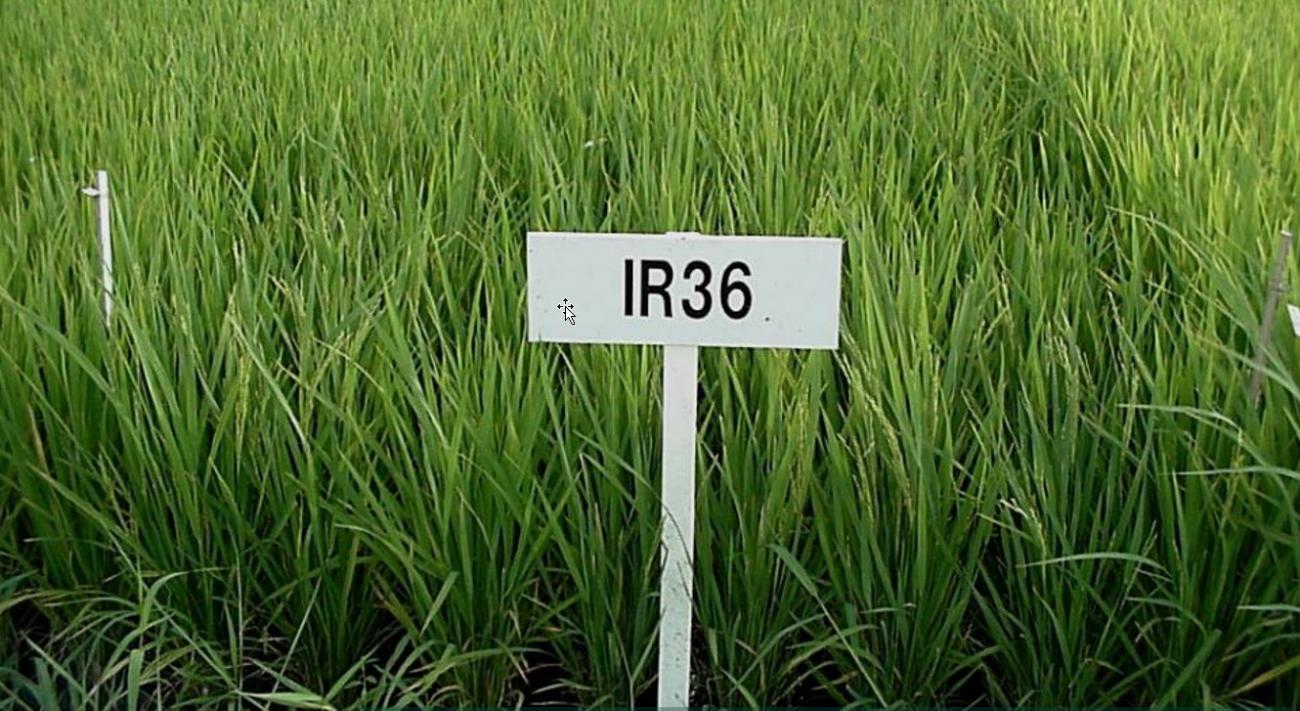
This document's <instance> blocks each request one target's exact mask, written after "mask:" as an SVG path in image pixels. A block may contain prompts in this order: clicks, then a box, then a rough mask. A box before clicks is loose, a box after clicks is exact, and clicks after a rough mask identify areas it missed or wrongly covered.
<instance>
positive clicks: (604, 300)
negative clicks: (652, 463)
mask: <svg viewBox="0 0 1300 711" xmlns="http://www.w3.org/2000/svg"><path fill="white" fill-rule="evenodd" d="M843 246H844V243H843V241H842V240H839V239H835V238H828V237H771V236H734V235H733V236H717V235H701V234H698V233H695V232H669V233H668V234H593V233H582V232H529V233H528V235H527V258H528V265H527V266H528V298H527V301H528V340H529V341H533V342H550V343H628V344H642V345H657V346H663V349H664V375H663V423H662V425H663V485H662V490H661V496H660V511H659V516H660V524H661V527H660V533H659V542H660V559H661V562H662V563H663V572H662V573H661V576H660V579H659V679H658V681H659V689H658V691H659V699H658V704H659V708H679V709H684V708H688V707H689V706H690V701H691V693H690V692H691V617H692V607H691V598H692V592H693V589H694V560H695V437H696V430H695V418H696V408H697V405H698V403H697V402H696V389H697V387H698V381H699V369H700V362H699V355H700V347H701V346H714V347H721V348H811V349H821V350H833V349H834V348H835V347H836V346H837V345H838V343H839V337H840V304H839V301H840V253H841V251H842V250H843Z"/></svg>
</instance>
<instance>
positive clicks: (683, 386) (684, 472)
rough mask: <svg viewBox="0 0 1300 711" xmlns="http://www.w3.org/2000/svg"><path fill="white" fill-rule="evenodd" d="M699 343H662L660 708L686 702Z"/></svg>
mask: <svg viewBox="0 0 1300 711" xmlns="http://www.w3.org/2000/svg"><path fill="white" fill-rule="evenodd" d="M698 376H699V347H698V346H675V345H667V346H664V377H663V495H662V502H663V509H662V513H661V521H662V528H661V530H660V534H659V536H660V542H661V543H662V551H661V554H662V557H663V574H662V576H661V578H660V581H659V613H660V623H659V707H660V708H686V707H687V706H689V705H690V682H691V597H692V591H693V587H694V580H693V566H692V561H693V558H694V551H695V409H696V397H695V395H696V393H695V390H696V383H697V382H698V379H699V378H698Z"/></svg>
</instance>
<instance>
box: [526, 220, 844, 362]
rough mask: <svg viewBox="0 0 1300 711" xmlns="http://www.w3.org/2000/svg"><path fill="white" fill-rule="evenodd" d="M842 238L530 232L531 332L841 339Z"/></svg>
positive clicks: (583, 338) (707, 340)
mask: <svg viewBox="0 0 1300 711" xmlns="http://www.w3.org/2000/svg"><path fill="white" fill-rule="evenodd" d="M841 244H842V243H841V241H840V240H838V239H828V238H822V237H712V236H703V235H697V234H688V233H673V234H667V235H650V234H579V233H565V232H530V233H528V340H530V341H554V342H561V343H649V344H660V345H697V346H740V347H746V348H835V347H836V345H837V344H838V342H839V324H840V252H841Z"/></svg>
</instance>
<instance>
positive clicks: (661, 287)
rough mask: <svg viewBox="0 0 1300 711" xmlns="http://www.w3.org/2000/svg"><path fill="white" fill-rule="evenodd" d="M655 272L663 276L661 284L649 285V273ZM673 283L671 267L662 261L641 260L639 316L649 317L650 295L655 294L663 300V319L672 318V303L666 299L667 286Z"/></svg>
mask: <svg viewBox="0 0 1300 711" xmlns="http://www.w3.org/2000/svg"><path fill="white" fill-rule="evenodd" d="M651 270H657V271H659V272H660V273H661V274H663V282H662V283H659V284H654V283H651V281H650V271H651ZM672 283H673V265H671V264H669V263H668V262H665V261H664V260H662V259H643V260H641V315H642V316H649V315H650V295H651V294H657V295H659V296H660V297H662V298H663V300H664V317H665V318H672V317H673V302H672V300H671V299H669V298H668V286H669V285H670V284H672Z"/></svg>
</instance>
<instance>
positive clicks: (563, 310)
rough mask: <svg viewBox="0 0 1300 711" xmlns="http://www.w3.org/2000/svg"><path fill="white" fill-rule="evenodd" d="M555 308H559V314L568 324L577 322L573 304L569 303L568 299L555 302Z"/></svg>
mask: <svg viewBox="0 0 1300 711" xmlns="http://www.w3.org/2000/svg"><path fill="white" fill-rule="evenodd" d="M555 308H557V309H559V310H560V316H561V317H562V318H564V320H565V321H568V322H569V325H570V326H572V325H574V324H576V323H577V322H578V317H577V316H575V315H574V313H573V304H571V303H569V300H568V299H565V300H564V301H563V303H559V304H556V305H555Z"/></svg>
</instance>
